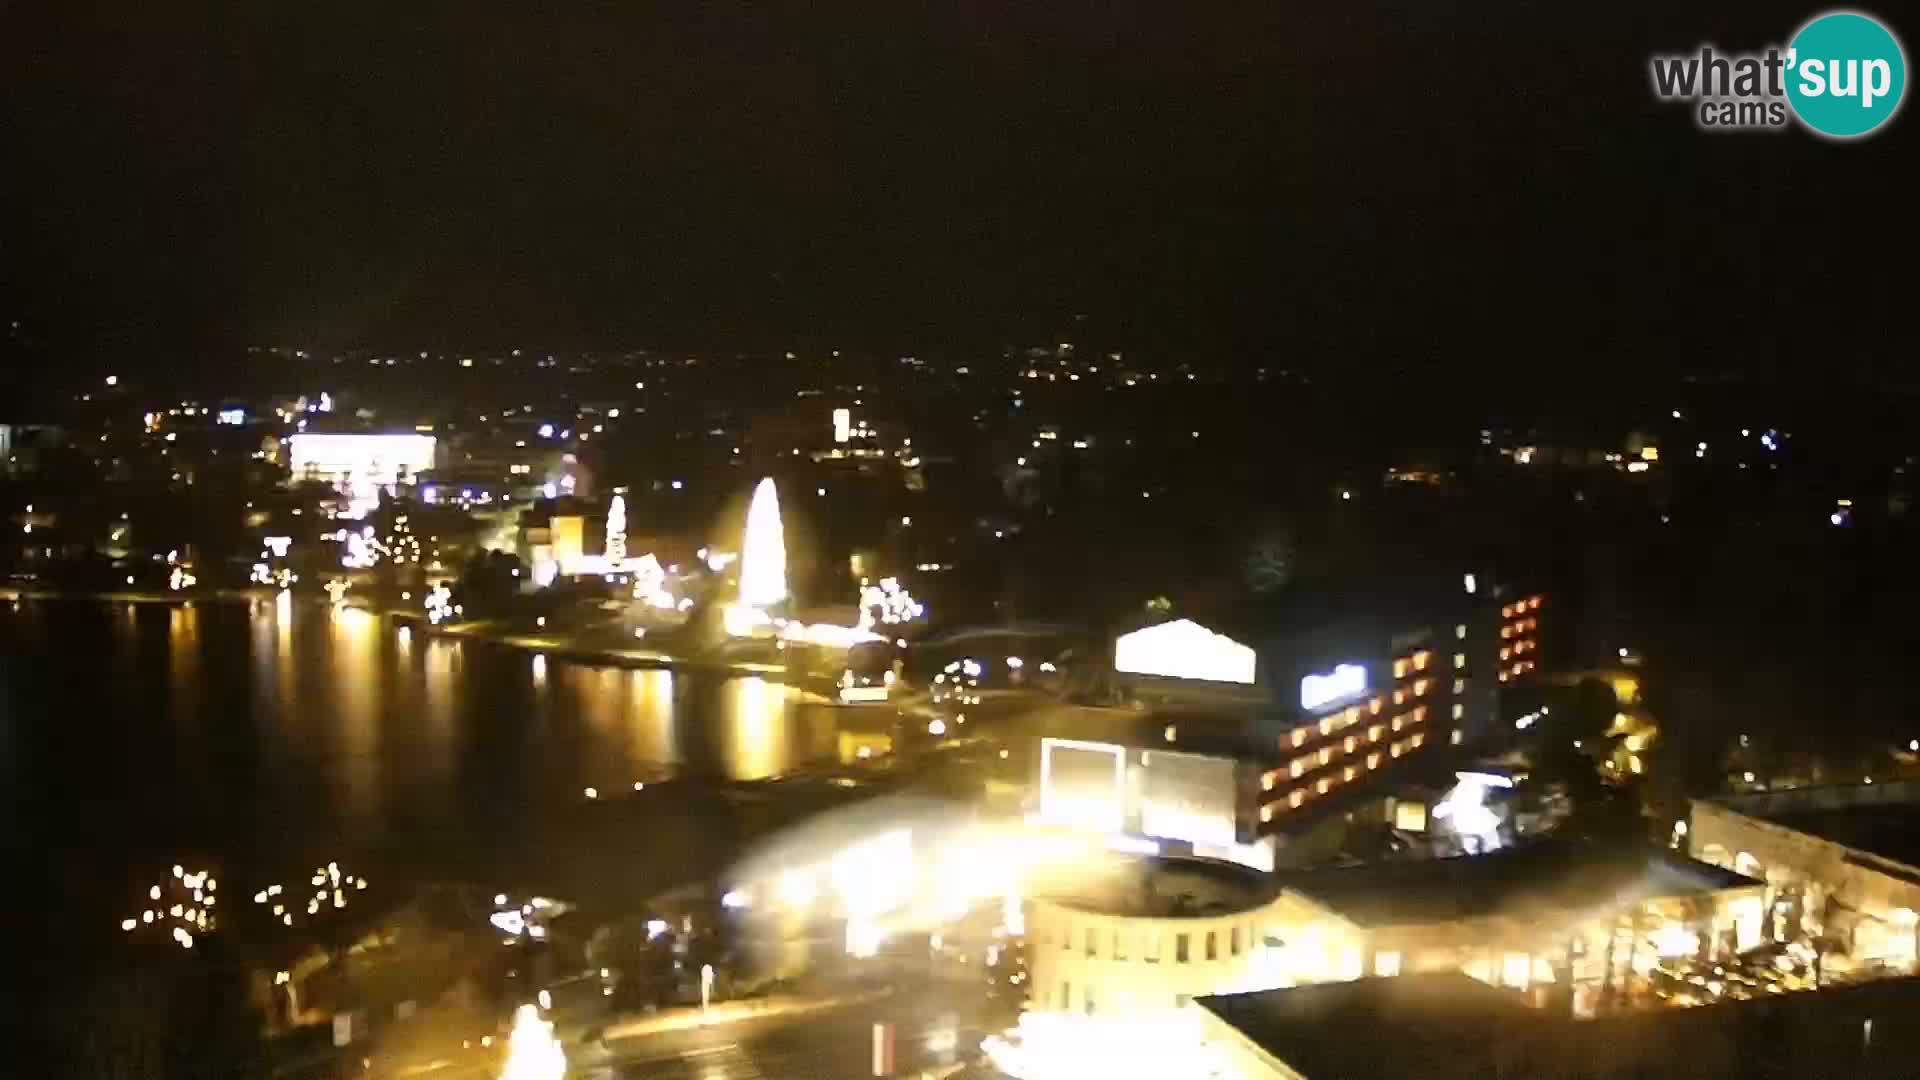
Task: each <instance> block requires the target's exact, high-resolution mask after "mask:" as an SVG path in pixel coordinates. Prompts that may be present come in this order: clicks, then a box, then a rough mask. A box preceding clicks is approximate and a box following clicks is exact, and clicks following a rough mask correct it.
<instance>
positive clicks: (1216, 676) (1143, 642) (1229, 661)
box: [1113, 619, 1253, 685]
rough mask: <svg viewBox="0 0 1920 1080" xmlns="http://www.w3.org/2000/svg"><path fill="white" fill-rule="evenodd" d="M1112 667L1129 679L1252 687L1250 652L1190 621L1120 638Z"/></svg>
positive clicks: (1146, 628)
mask: <svg viewBox="0 0 1920 1080" xmlns="http://www.w3.org/2000/svg"><path fill="white" fill-rule="evenodd" d="M1113 667H1114V670H1115V671H1124V672H1127V673H1129V674H1133V675H1164V676H1166V677H1168V678H1171V679H1199V680H1202V681H1205V682H1230V683H1243V684H1246V685H1252V683H1253V650H1252V649H1250V648H1248V647H1247V646H1245V645H1242V644H1240V643H1239V642H1237V641H1235V640H1233V639H1232V638H1230V637H1227V636H1226V635H1225V634H1216V633H1214V632H1213V631H1211V630H1209V629H1207V628H1206V627H1204V626H1201V625H1200V624H1199V623H1197V622H1194V621H1193V620H1191V619H1175V620H1174V621H1173V622H1166V623H1161V624H1160V625H1158V626H1148V627H1143V628H1142V629H1139V630H1135V631H1134V632H1133V633H1131V634H1122V635H1120V638H1119V640H1117V641H1115V642H1114V645H1113Z"/></svg>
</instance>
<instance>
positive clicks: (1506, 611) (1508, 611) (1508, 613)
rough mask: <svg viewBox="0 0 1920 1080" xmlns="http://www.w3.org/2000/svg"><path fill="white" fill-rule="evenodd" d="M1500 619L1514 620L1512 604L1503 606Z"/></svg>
mask: <svg viewBox="0 0 1920 1080" xmlns="http://www.w3.org/2000/svg"><path fill="white" fill-rule="evenodd" d="M1500 617H1501V618H1503V619H1511V618H1513V605H1512V604H1505V605H1502V606H1501V608H1500Z"/></svg>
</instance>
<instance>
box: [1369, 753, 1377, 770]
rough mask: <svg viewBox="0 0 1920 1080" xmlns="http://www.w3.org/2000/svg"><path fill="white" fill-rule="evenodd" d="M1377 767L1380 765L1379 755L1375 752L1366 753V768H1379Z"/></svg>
mask: <svg viewBox="0 0 1920 1080" xmlns="http://www.w3.org/2000/svg"><path fill="white" fill-rule="evenodd" d="M1379 767H1380V755H1379V754H1377V753H1375V754H1368V755H1367V768H1369V769H1377V768H1379Z"/></svg>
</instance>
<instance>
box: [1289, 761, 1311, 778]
mask: <svg viewBox="0 0 1920 1080" xmlns="http://www.w3.org/2000/svg"><path fill="white" fill-rule="evenodd" d="M1306 762H1307V759H1306V758H1294V759H1293V763H1292V764H1290V765H1288V766H1287V774H1288V775H1290V776H1292V777H1293V778H1294V779H1295V780H1298V779H1300V774H1301V773H1303V772H1306V771H1307V765H1306Z"/></svg>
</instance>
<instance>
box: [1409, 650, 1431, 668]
mask: <svg viewBox="0 0 1920 1080" xmlns="http://www.w3.org/2000/svg"><path fill="white" fill-rule="evenodd" d="M1432 659H1433V653H1432V652H1430V651H1429V650H1427V649H1421V650H1420V651H1419V652H1417V653H1414V654H1413V670H1415V671H1425V670H1427V662H1428V661H1430V660H1432Z"/></svg>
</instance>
